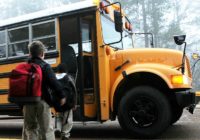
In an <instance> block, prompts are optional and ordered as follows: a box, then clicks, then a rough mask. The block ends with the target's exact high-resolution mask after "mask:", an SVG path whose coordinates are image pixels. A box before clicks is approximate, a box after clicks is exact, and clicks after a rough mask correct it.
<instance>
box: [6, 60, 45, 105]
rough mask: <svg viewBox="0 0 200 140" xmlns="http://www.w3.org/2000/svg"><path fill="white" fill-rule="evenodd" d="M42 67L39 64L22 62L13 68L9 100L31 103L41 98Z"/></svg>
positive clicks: (17, 102) (18, 102)
mask: <svg viewBox="0 0 200 140" xmlns="http://www.w3.org/2000/svg"><path fill="white" fill-rule="evenodd" d="M41 90H42V69H41V67H40V66H39V65H38V64H34V63H22V64H19V65H18V66H17V67H16V68H15V69H13V70H12V72H11V75H10V79H9V93H8V100H9V101H10V102H11V103H16V104H30V103H35V102H38V101H40V100H41V95H42V91H41Z"/></svg>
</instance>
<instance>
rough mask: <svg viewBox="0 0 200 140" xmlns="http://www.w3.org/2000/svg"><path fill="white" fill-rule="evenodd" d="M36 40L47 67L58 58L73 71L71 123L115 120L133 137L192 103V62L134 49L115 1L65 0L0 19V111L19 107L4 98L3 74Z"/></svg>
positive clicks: (160, 126)
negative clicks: (67, 0) (72, 54)
mask: <svg viewBox="0 0 200 140" xmlns="http://www.w3.org/2000/svg"><path fill="white" fill-rule="evenodd" d="M34 40H40V41H42V42H43V43H44V44H45V46H46V55H45V61H46V62H48V63H49V64H51V66H52V67H53V69H56V66H58V65H59V64H60V63H70V65H68V66H71V67H74V69H76V68H77V69H78V75H77V80H76V86H77V91H78V97H77V100H78V103H77V108H76V110H74V120H75V121H83V122H87V121H97V122H101V123H103V122H105V121H107V120H112V121H114V120H116V119H118V121H119V123H120V125H121V127H122V128H123V129H125V130H127V131H128V132H129V133H130V134H131V135H133V136H142V137H154V136H157V135H159V134H160V133H162V132H163V131H164V130H165V129H166V128H167V127H168V126H170V125H172V124H173V123H175V122H176V121H177V120H178V119H179V118H180V116H181V115H182V112H183V109H184V108H185V107H188V106H190V105H192V104H194V94H193V93H192V92H191V91H190V89H191V88H192V87H191V82H192V75H191V71H190V63H189V60H188V58H187V57H186V56H185V55H184V53H183V52H181V51H177V50H172V49H163V48H138V47H137V48H136V47H135V45H134V33H133V32H132V29H131V24H130V22H129V20H128V18H127V17H126V16H125V14H124V12H123V10H122V9H121V5H120V3H118V2H116V3H111V2H110V1H108V0H102V1H100V0H78V1H73V0H71V2H70V3H69V4H66V5H63V6H61V7H55V8H51V9H47V10H42V11H38V12H35V13H30V14H27V15H22V16H18V17H14V18H10V19H7V20H4V21H2V22H1V23H0V114H8V115H18V114H19V113H20V112H21V111H20V110H21V109H20V107H18V106H17V105H15V104H11V103H9V102H8V100H7V95H8V90H9V84H8V82H9V75H10V72H11V70H12V69H13V68H15V67H16V65H18V64H19V63H21V62H24V61H26V60H27V59H28V48H27V45H28V43H30V42H32V41H34ZM180 40H181V39H180ZM70 48H73V50H74V51H75V55H76V56H75V58H76V60H72V59H71V57H70V51H69V50H70ZM72 61H76V62H77V65H75V63H72ZM72 69H73V68H72ZM69 73H70V72H69ZM71 73H73V71H71Z"/></svg>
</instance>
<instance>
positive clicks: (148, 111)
mask: <svg viewBox="0 0 200 140" xmlns="http://www.w3.org/2000/svg"><path fill="white" fill-rule="evenodd" d="M118 121H119V123H120V125H121V127H122V128H123V129H125V130H127V131H128V132H129V133H130V134H131V135H134V136H137V137H142V138H152V137H155V136H157V135H159V134H160V133H162V132H163V131H164V130H165V129H166V128H167V127H168V126H169V125H170V122H171V108H170V104H169V102H168V100H167V98H166V97H165V95H164V94H162V93H161V92H160V91H159V90H157V89H155V88H153V87H150V86H139V87H135V88H133V89H131V90H129V91H128V92H127V93H126V95H125V96H124V97H123V98H122V99H121V101H120V103H119V107H118Z"/></svg>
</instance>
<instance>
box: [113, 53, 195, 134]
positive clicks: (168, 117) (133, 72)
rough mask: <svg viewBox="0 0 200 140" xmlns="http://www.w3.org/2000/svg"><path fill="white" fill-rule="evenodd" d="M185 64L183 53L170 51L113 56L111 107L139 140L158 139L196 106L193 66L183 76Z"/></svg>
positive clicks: (123, 125) (188, 67) (120, 120)
mask: <svg viewBox="0 0 200 140" xmlns="http://www.w3.org/2000/svg"><path fill="white" fill-rule="evenodd" d="M181 60H182V53H181V52H179V51H175V50H169V49H129V50H123V51H116V52H114V53H113V54H111V55H110V85H111V89H110V91H111V92H110V106H111V110H112V115H113V116H115V115H117V116H118V120H119V123H120V125H121V126H122V127H123V128H125V129H126V130H128V131H129V132H131V133H132V134H134V135H136V136H142V137H154V136H157V135H158V134H160V133H161V132H163V131H164V130H165V129H166V128H167V127H168V126H169V125H170V124H173V123H175V122H176V121H177V120H179V118H180V117H181V115H182V112H183V108H185V107H188V106H190V105H192V104H194V93H192V92H191V91H190V89H191V82H192V79H191V73H190V66H189V62H188V59H187V60H186V61H187V63H185V65H186V71H185V73H184V74H182V72H181V70H180V64H181ZM113 116H112V117H113Z"/></svg>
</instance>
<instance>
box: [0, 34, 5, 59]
mask: <svg viewBox="0 0 200 140" xmlns="http://www.w3.org/2000/svg"><path fill="white" fill-rule="evenodd" d="M5 57H6V37H5V31H0V59H1V58H5Z"/></svg>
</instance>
